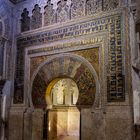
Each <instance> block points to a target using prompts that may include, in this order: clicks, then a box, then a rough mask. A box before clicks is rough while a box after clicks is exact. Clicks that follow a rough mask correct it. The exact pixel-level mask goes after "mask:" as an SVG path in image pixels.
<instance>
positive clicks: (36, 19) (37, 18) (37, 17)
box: [31, 4, 42, 29]
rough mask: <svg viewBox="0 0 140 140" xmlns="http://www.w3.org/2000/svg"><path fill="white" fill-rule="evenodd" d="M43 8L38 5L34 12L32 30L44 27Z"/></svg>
mask: <svg viewBox="0 0 140 140" xmlns="http://www.w3.org/2000/svg"><path fill="white" fill-rule="evenodd" d="M40 10H41V8H40V7H39V6H38V4H36V5H35V6H34V9H33V11H32V20H31V29H37V28H39V27H41V26H42V14H41V12H40Z"/></svg>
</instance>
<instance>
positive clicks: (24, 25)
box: [21, 8, 30, 32]
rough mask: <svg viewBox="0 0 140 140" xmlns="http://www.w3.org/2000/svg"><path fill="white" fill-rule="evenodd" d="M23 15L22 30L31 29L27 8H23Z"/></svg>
mask: <svg viewBox="0 0 140 140" xmlns="http://www.w3.org/2000/svg"><path fill="white" fill-rule="evenodd" d="M21 17H22V18H21V32H24V31H28V30H30V17H29V12H28V11H27V9H26V8H25V9H24V10H23V13H22V14H21Z"/></svg>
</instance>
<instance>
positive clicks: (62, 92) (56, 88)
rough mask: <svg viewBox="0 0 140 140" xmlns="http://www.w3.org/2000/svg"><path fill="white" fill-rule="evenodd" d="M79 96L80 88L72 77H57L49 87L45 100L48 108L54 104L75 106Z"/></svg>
mask: <svg viewBox="0 0 140 140" xmlns="http://www.w3.org/2000/svg"><path fill="white" fill-rule="evenodd" d="M78 97H79V89H78V87H77V84H76V82H75V81H74V80H72V79H70V78H56V79H54V80H53V81H52V82H50V84H49V85H48V87H47V90H46V93H45V100H46V104H47V105H48V108H49V107H51V108H52V106H58V107H59V106H60V107H61V106H62V107H63V106H75V105H76V104H77V101H78Z"/></svg>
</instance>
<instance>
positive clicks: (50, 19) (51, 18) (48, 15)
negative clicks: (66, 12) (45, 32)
mask: <svg viewBox="0 0 140 140" xmlns="http://www.w3.org/2000/svg"><path fill="white" fill-rule="evenodd" d="M44 11H45V12H44V25H45V26H47V25H50V24H52V23H55V22H56V13H55V10H54V9H53V4H51V0H48V2H47V5H46V6H45V7H44Z"/></svg>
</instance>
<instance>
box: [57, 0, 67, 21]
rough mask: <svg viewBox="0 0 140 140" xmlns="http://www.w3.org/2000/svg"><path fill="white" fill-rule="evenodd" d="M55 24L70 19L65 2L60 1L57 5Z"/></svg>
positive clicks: (63, 0) (64, 0)
mask: <svg viewBox="0 0 140 140" xmlns="http://www.w3.org/2000/svg"><path fill="white" fill-rule="evenodd" d="M57 5H58V7H57V22H64V21H66V20H68V19H70V14H69V7H68V5H67V1H66V0H61V1H59V2H58V3H57Z"/></svg>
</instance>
